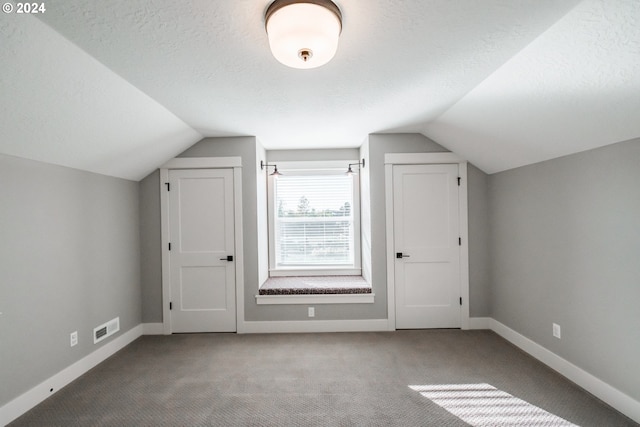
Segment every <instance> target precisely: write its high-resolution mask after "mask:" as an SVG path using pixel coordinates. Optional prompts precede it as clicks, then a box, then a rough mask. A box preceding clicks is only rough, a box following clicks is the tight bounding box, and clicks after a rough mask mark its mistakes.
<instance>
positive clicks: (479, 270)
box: [467, 163, 491, 317]
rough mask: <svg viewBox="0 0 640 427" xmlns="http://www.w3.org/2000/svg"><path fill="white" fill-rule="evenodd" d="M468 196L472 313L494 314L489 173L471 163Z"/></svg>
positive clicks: (471, 315)
mask: <svg viewBox="0 0 640 427" xmlns="http://www.w3.org/2000/svg"><path fill="white" fill-rule="evenodd" d="M467 179H468V181H469V182H468V183H467V184H468V185H467V193H468V194H467V197H468V203H469V302H470V305H469V315H470V317H488V316H489V315H490V314H491V286H490V284H491V281H490V279H489V265H490V260H491V258H490V251H489V237H490V229H489V201H488V197H489V195H488V175H487V174H485V173H484V172H482V171H481V170H480V169H478V168H476V167H475V166H473V165H472V164H470V163H469V164H468V168H467Z"/></svg>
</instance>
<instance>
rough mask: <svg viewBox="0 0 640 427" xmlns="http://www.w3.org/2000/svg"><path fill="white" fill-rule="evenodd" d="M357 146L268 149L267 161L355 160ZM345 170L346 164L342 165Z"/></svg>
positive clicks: (357, 153) (357, 151) (357, 152)
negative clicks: (314, 148) (318, 148)
mask: <svg viewBox="0 0 640 427" xmlns="http://www.w3.org/2000/svg"><path fill="white" fill-rule="evenodd" d="M358 155H359V150H358V149H357V148H339V149H327V150H269V151H267V159H268V160H269V162H289V161H312V160H344V159H348V160H355V159H357V158H358ZM344 167H345V170H346V169H347V165H345V166H344Z"/></svg>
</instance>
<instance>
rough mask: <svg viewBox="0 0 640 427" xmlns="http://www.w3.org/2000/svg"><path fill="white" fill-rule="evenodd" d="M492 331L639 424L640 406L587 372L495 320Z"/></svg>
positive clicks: (492, 321)
mask: <svg viewBox="0 0 640 427" xmlns="http://www.w3.org/2000/svg"><path fill="white" fill-rule="evenodd" d="M489 324H490V329H491V330H492V331H494V332H495V333H497V334H498V335H500V336H501V337H502V338H504V339H506V340H507V341H509V342H510V343H512V344H514V345H515V346H517V347H519V348H520V349H522V350H524V351H525V352H527V353H529V354H530V355H531V356H533V357H535V358H536V359H538V360H539V361H541V362H542V363H544V364H545V365H547V366H549V367H550V368H551V369H554V370H555V371H557V372H559V373H560V374H562V375H564V376H565V377H567V378H568V379H569V380H571V381H573V382H574V383H576V384H577V385H579V386H580V387H582V388H584V389H585V390H587V391H588V392H589V393H591V394H593V395H594V396H596V397H598V398H599V399H601V400H602V401H604V402H606V403H607V404H609V405H611V406H612V407H613V408H615V409H616V410H618V411H620V412H622V413H623V414H625V415H626V416H627V417H629V418H631V419H632V420H634V421H636V422H639V423H640V402H638V401H637V400H635V399H633V398H632V397H630V396H628V395H626V394H625V393H623V392H621V391H620V390H618V389H616V388H614V387H612V386H610V385H609V384H607V383H605V382H604V381H602V380H601V379H599V378H596V377H595V376H593V375H592V374H590V373H588V372H587V371H585V370H583V369H582V368H579V367H578V366H576V365H574V364H573V363H571V362H569V361H567V360H565V359H563V358H562V357H560V356H558V355H557V354H555V353H552V352H551V351H549V350H547V349H546V348H544V347H543V346H541V345H540V344H538V343H536V342H534V341H532V340H530V339H529V338H527V337H525V336H524V335H521V334H520V333H518V332H516V331H514V330H513V329H511V328H509V327H508V326H505V325H504V324H502V323H500V322H498V321H497V320H495V319H489Z"/></svg>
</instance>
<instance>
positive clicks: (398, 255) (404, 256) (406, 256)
mask: <svg viewBox="0 0 640 427" xmlns="http://www.w3.org/2000/svg"><path fill="white" fill-rule="evenodd" d="M409 257H410V255H405V254H403V253H402V252H396V258H409Z"/></svg>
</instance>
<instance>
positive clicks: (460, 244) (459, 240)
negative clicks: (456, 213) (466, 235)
mask: <svg viewBox="0 0 640 427" xmlns="http://www.w3.org/2000/svg"><path fill="white" fill-rule="evenodd" d="M458 246H462V237H458Z"/></svg>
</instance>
